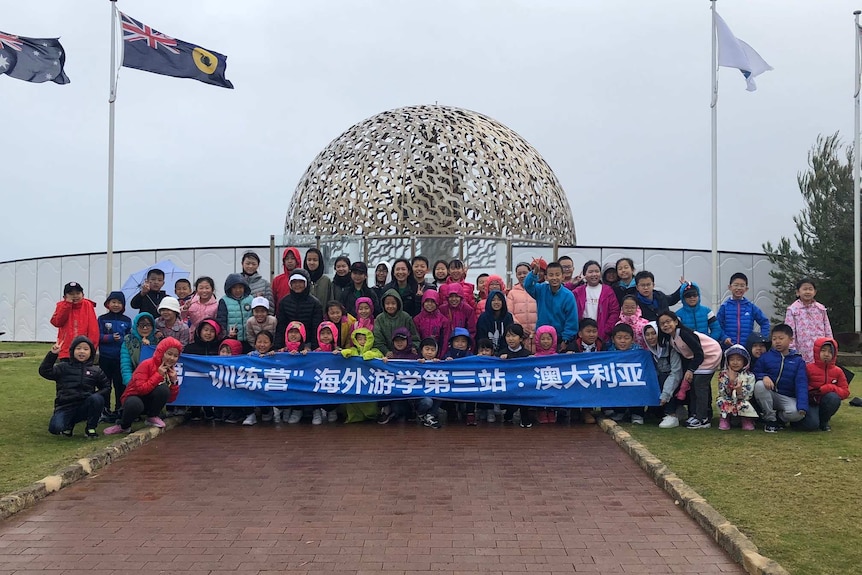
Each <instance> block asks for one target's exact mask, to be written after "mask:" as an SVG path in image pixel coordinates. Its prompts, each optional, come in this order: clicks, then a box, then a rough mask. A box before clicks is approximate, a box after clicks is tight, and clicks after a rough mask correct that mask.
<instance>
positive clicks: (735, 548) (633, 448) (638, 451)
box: [0, 418, 790, 575]
mask: <svg viewBox="0 0 862 575" xmlns="http://www.w3.org/2000/svg"><path fill="white" fill-rule="evenodd" d="M181 423H182V420H181V419H180V418H171V419H168V420H167V422H166V427H165V429H158V428H155V427H145V428H143V429H141V430H139V431H136V432H135V433H132V434H130V435H128V436H126V437H123V438H122V439H119V440H118V441H115V442H113V443H111V444H110V445H108V446H107V447H105V448H103V449H101V450H99V451H97V452H96V453H94V454H92V455H90V456H88V457H85V458H82V459H79V460H78V461H77V462H75V463H73V464H71V465H68V466H66V467H64V468H63V469H60V470H59V471H57V473H55V474H54V475H49V476H47V477H45V478H43V479H40V480H39V481H37V482H35V483H33V484H31V485H29V486H27V487H25V488H23V489H20V490H18V491H14V492H12V493H10V494H8V495H6V496H4V497H2V498H0V520H4V519H6V518H8V517H10V516H12V515H14V514H16V513H18V512H20V511H23V510H25V509H29V508H30V507H33V506H34V505H36V503H38V502H39V501H40V500H42V499H44V498H45V497H47V496H48V495H49V494H51V493H53V492H55V491H58V490H60V489H62V488H64V487H67V486H69V485H71V484H73V483H75V482H77V481H79V480H81V479H83V478H84V477H87V476H88V475H90V474H92V473H93V472H94V471H96V470H98V469H101V468H102V467H105V466H107V465H110V464H111V463H112V462H113V461H115V460H116V459H119V458H121V457H123V456H124V455H126V454H127V453H129V452H131V451H132V450H134V449H136V448H138V447H140V446H142V445H144V444H145V443H148V442H149V441H151V440H153V439H155V438H156V437H158V436H159V435H161V434H163V433H165V432H166V431H168V430H170V429H173V428H174V427H177V426H178V425H180V424H181ZM599 426H600V427H601V429H602V430H603V431H604V432H605V433H607V434H608V435H610V436H611V437H612V438H613V440H614V441H615V442H616V443H617V444H618V445H619V446H620V447H621V448H622V449H623V450H624V451H625V452H626V453H628V454H629V456H630V457H631V458H632V459H633V460H634V461H635V463H637V464H638V465H639V466H640V467H641V469H643V470H644V471H645V472H646V473H647V475H649V476H650V478H652V480H653V481H654V482H655V483H656V485H658V486H659V487H661V488H662V489H664V490H665V491H666V492H667V493H668V494H669V495H670V496H671V497H673V498H674V502H675V503H676V504H677V505H680V506H681V507H682V508H683V509H684V510H685V511H686V513H688V514H689V515H690V516H691V517H692V518H693V519H694V520H695V521H696V522H697V523H698V524H699V525H700V526H701V528H702V529H704V530H705V531H706V532H707V533H708V534H709V535H710V536H711V537H712V538H713V539H714V540H715V541H716V542H717V543H718V544H719V545H720V546H721V547H722V548H723V549H724V550H725V551H727V553H728V554H729V555H730V556H731V557H732V558H733V560H734V561H736V562H737V563H739V564H740V565H742V567H743V568H744V569H745V570H746V571H747V572H748V573H749V574H751V575H790V574H789V572H788V571H787V570H786V569H784V568H783V567H782V566H781V565H779V564H778V563H777V562H776V561H774V560H772V559H769V558H768V557H764V556H763V555H761V554H760V553H759V552H758V549H757V546H756V545H755V544H754V543H752V541H751V540H750V539H748V537H746V536H745V535H743V534H742V533H741V532H740V531H739V529H737V528H736V526H734V525H733V524H732V523H730V521H728V520H727V518H725V517H724V516H723V515H721V513H719V512H718V511H717V510H716V509H715V508H713V507H712V506H711V505H709V503H707V502H706V500H705V499H704V498H703V497H701V496H700V494H698V493H697V492H696V491H694V490H693V489H692V488H691V487H689V486H688V485H686V483H685V482H684V481H683V480H682V479H680V478H679V477H678V476H677V475H676V474H675V473H673V472H672V471H671V470H670V469H669V468H668V467H667V466H666V465H665V464H664V463H662V461H661V460H660V459H658V458H657V457H656V456H655V455H653V454H652V453H650V451H649V450H648V449H646V447H644V446H643V445H642V444H641V443H640V442H638V441H636V440H635V439H634V438H633V437H632V436H631V434H629V433H628V432H627V431H625V430H624V429H622V428H621V427H620V426H618V425H617V424H616V423H614V422H613V421H611V420H610V419H602V420H600V421H599Z"/></svg>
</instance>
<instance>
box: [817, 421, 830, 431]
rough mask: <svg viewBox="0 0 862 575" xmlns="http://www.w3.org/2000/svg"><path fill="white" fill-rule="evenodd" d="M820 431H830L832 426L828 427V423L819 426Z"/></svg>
mask: <svg viewBox="0 0 862 575" xmlns="http://www.w3.org/2000/svg"><path fill="white" fill-rule="evenodd" d="M820 431H832V426H830V425H829V424H828V423H827V424H826V425H821V426H820Z"/></svg>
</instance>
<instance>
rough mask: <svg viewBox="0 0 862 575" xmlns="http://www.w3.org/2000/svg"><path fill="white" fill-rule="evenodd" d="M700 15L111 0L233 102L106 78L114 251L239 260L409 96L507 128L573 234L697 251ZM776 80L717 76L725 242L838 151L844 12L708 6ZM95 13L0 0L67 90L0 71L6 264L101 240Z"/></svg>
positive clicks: (165, 81) (496, 5)
mask: <svg viewBox="0 0 862 575" xmlns="http://www.w3.org/2000/svg"><path fill="white" fill-rule="evenodd" d="M709 5H710V4H709V2H708V1H706V0H653V1H651V2H636V1H634V0H601V1H596V0H557V1H551V0H521V1H514V0H493V1H482V2H480V1H468V0H434V1H429V0H426V1H424V2H420V1H403V0H402V1H376V0H374V1H372V0H365V1H358V0H343V1H335V0H315V1H306V2H299V1H293V0H291V1H284V0H278V1H276V0H271V1H266V0H244V1H243V2H237V1H236V0H232V1H227V0H184V1H183V2H177V1H175V0H123V1H121V2H119V3H118V7H119V9H120V10H122V11H124V12H126V13H128V14H129V15H130V16H132V17H134V18H136V19H138V20H140V21H142V22H144V23H145V24H148V25H150V26H152V27H153V28H155V29H157V30H159V31H161V32H163V33H165V34H168V35H170V36H173V37H176V38H179V39H182V40H185V41H188V42H192V43H195V44H199V45H201V46H203V47H205V48H208V49H210V50H214V51H217V52H221V53H223V54H226V55H227V56H228V66H227V77H228V78H229V79H230V80H231V81H232V82H233V84H234V86H235V87H236V89H235V90H226V89H223V88H218V87H214V86H209V85H206V84H203V83H200V82H197V81H194V80H187V79H178V78H170V77H167V76H158V75H155V74H151V73H146V72H141V71H138V70H133V69H128V68H122V69H121V71H120V80H119V93H118V98H117V104H116V114H117V129H116V196H115V214H116V215H115V241H114V248H115V249H116V250H130V249H140V248H169V247H192V246H203V245H208V246H212V245H250V244H251V245H256V244H266V243H268V242H269V235H270V234H281V233H283V230H284V215H285V213H286V211H287V208H288V205H289V203H290V198H291V196H292V194H293V190H294V188H295V186H296V184H297V182H298V181H299V179H300V177H301V176H302V174H303V172H304V170H305V169H306V167H307V166H308V164H309V163H310V162H311V161H312V159H313V158H314V157H315V156H316V155H317V153H318V152H319V151H320V150H321V149H323V148H324V147H325V146H326V145H327V144H328V143H329V142H330V141H331V140H333V139H334V138H336V137H337V136H338V135H339V134H340V133H342V132H343V131H345V130H347V129H348V128H349V127H350V126H352V125H353V124H355V123H357V122H359V121H361V120H363V119H365V118H368V117H370V116H373V115H375V114H377V113H379V112H382V111H385V110H389V109H393V108H398V107H402V106H408V105H416V104H433V103H435V102H438V103H440V104H445V105H451V106H457V107H461V108H466V109H470V110H475V111H477V112H480V113H482V114H485V115H487V116H490V117H492V118H494V119H496V120H498V121H499V122H501V123H503V124H505V125H507V126H509V127H510V128H512V129H513V130H515V131H516V132H518V133H519V134H521V135H522V136H523V137H524V138H526V140H527V141H529V142H530V143H531V144H532V145H533V146H535V148H536V149H537V150H538V151H539V153H540V154H542V155H543V156H544V158H545V159H546V160H547V162H548V163H549V164H550V166H551V168H552V169H553V170H554V171H555V172H556V174H557V176H558V177H559V179H560V182H561V183H562V185H563V187H564V189H565V190H566V193H567V195H568V200H569V204H570V206H571V208H572V211H573V214H574V221H575V227H576V230H577V236H578V243H579V244H580V245H592V246H601V245H605V246H647V247H669V248H681V247H686V248H699V249H709V248H710V241H711V239H710V238H711V236H710V227H709V222H710V219H709V218H710V211H709V210H710V112H709V100H710V89H711V88H710V34H711V20H710V11H709ZM717 8H718V12H719V13H720V14H721V15H722V17H723V18H724V19H725V20H726V21H727V23H728V25H729V26H730V28H731V30H733V32H734V34H735V35H736V36H737V37H739V38H741V39H743V40H745V41H746V42H748V43H749V44H750V45H751V46H753V47H754V48H755V49H756V50H757V51H758V52H759V53H760V54H761V56H763V58H764V59H765V60H766V61H767V62H769V63H770V64H771V65H772V66H773V67H774V68H775V70H774V71H772V72H767V73H766V74H764V75H763V76H760V77H759V78H758V79H757V85H758V88H759V89H758V90H757V92H754V93H749V92H746V91H745V82H744V80H743V78H742V76H741V74H739V72H737V71H736V70H732V69H722V70H721V73H720V93H719V151H718V156H719V193H720V196H719V219H720V227H719V249H721V250H732V251H736V250H738V251H759V250H760V248H761V244H762V243H763V242H765V241H766V240H772V241H773V242H774V241H776V240H778V239H779V238H780V236H781V235H790V234H791V233H792V232H793V223H792V220H791V218H792V217H793V216H794V215H795V214H797V213H798V212H799V210H800V208H801V207H802V202H801V198H800V195H799V191H798V188H797V185H796V175H797V172H798V171H800V170H803V169H805V167H806V155H807V153H808V151H809V149H810V148H811V146H812V145H813V144H814V142H815V139H816V138H817V135H818V134H821V133H823V134H828V133H832V132H835V131H840V132H841V134H842V136H843V137H844V139H845V141H847V142H850V141H851V140H852V136H851V131H852V126H853V70H854V38H853V19H852V18H853V17H852V11H853V10H854V9H856V8H862V0H853V1H851V0H829V1H828V2H811V1H802V0H758V1H757V2H752V1H746V0H721V1H719V2H718V4H717ZM109 23H110V2H108V1H107V0H98V1H97V0H86V1H84V0H77V1H75V2H69V1H68V0H40V1H39V2H20V1H17V0H16V1H13V0H0V30H3V31H4V32H8V33H12V34H17V35H21V36H35V37H53V36H60V37H61V42H62V43H63V46H64V47H65V49H66V52H67V59H66V73H67V74H68V76H69V78H70V79H71V84H68V85H66V86H60V85H56V84H53V83H46V84H29V83H26V82H22V81H19V80H14V79H12V78H9V77H8V76H0V135H2V137H0V142H2V145H0V174H2V177H0V190H2V201H3V208H2V212H0V213H2V216H0V217H2V220H0V221H2V224H0V261H5V260H13V259H20V258H28V257H37V256H48V255H61V254H69V253H79V252H91V251H104V250H105V247H106V230H107V227H106V210H107V149H108V104H107V99H108V85H109V68H110V65H109V58H110V28H109Z"/></svg>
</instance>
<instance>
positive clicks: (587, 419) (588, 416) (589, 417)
mask: <svg viewBox="0 0 862 575" xmlns="http://www.w3.org/2000/svg"><path fill="white" fill-rule="evenodd" d="M595 422H596V416H595V415H593V412H592V411H585V412H584V423H586V424H590V425H591V424H593V423H595Z"/></svg>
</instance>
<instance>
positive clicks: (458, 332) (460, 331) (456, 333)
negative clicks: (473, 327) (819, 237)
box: [449, 327, 473, 349]
mask: <svg viewBox="0 0 862 575" xmlns="http://www.w3.org/2000/svg"><path fill="white" fill-rule="evenodd" d="M462 336H463V337H466V338H467V349H470V348H471V347H473V338H471V337H470V332H469V331H468V330H467V328H466V327H456V328H455V329H453V330H452V335H450V336H449V347H452V340H453V339H455V338H456V337H462Z"/></svg>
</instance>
